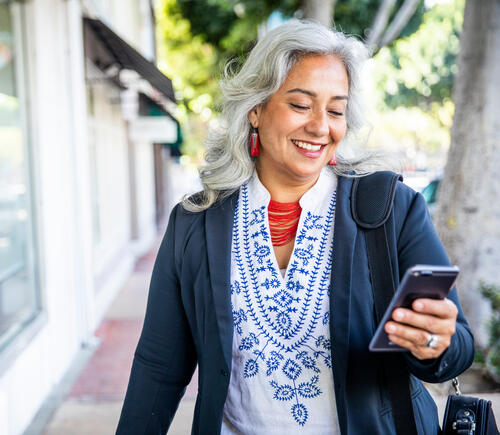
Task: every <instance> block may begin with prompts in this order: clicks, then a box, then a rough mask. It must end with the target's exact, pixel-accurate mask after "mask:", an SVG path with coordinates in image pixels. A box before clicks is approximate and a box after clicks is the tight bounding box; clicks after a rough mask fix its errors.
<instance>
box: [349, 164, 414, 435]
mask: <svg viewBox="0 0 500 435" xmlns="http://www.w3.org/2000/svg"><path fill="white" fill-rule="evenodd" d="M402 179H403V178H402V177H401V175H398V174H395V173H393V172H388V171H381V172H375V173H373V174H371V175H368V176H365V177H360V178H356V179H355V180H354V183H353V186H352V192H351V211H352V215H353V217H354V220H355V221H356V223H357V225H358V226H359V227H360V228H362V229H363V231H364V233H365V239H366V248H367V255H368V265H369V268H370V278H371V281H372V289H373V298H374V301H375V318H376V323H377V325H378V324H379V323H380V320H381V319H382V316H383V315H384V312H385V310H386V308H387V307H388V305H389V303H390V301H391V299H392V296H393V295H394V292H395V290H396V289H395V285H394V278H393V277H394V275H393V270H392V264H391V256H390V252H389V245H388V242H387V229H386V225H385V223H386V221H387V219H388V218H389V215H390V213H391V210H392V204H393V201H394V193H395V191H396V184H397V182H398V180H401V181H402ZM380 357H381V359H382V360H383V366H384V374H385V385H386V386H387V388H388V390H389V395H390V399H391V406H392V414H393V418H394V424H395V427H396V433H397V434H398V435H417V427H416V424H415V417H414V414H413V406H412V402H411V396H410V377H409V373H408V369H407V367H406V362H405V360H404V357H403V356H402V355H401V354H399V353H384V354H382V355H381V356H380Z"/></svg>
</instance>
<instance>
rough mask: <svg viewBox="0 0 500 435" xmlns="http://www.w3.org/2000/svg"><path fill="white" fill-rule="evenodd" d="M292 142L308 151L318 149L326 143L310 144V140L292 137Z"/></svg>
mask: <svg viewBox="0 0 500 435" xmlns="http://www.w3.org/2000/svg"><path fill="white" fill-rule="evenodd" d="M292 142H293V143H294V144H295V145H296V146H297V147H299V148H301V149H303V150H308V151H319V150H320V149H321V147H324V146H325V145H326V144H312V143H310V142H304V141H301V140H296V139H292Z"/></svg>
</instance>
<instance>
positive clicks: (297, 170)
mask: <svg viewBox="0 0 500 435" xmlns="http://www.w3.org/2000/svg"><path fill="white" fill-rule="evenodd" d="M324 166H325V165H323V164H320V163H319V162H318V163H314V164H304V165H300V166H296V167H294V168H290V172H291V173H293V174H295V176H296V177H297V178H312V177H319V174H320V173H321V170H322V169H323V167H324Z"/></svg>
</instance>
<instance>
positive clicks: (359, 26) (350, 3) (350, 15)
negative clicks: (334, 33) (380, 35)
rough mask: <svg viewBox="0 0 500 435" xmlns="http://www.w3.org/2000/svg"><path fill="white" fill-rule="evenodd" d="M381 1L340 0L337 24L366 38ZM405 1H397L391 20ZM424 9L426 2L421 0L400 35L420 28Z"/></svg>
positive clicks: (338, 26)
mask: <svg viewBox="0 0 500 435" xmlns="http://www.w3.org/2000/svg"><path fill="white" fill-rule="evenodd" d="M380 3H381V2H380V0H338V1H337V3H336V5H335V14H334V15H335V26H336V27H337V28H338V29H339V30H342V31H343V32H346V33H349V34H351V35H358V36H360V37H362V38H364V37H365V34H366V30H367V29H369V28H370V27H371V25H372V22H373V19H374V17H375V15H376V13H377V10H378V8H379V6H380ZM403 3H404V0H398V1H396V4H395V6H394V9H393V11H392V14H391V16H390V19H389V22H390V21H391V20H392V19H393V18H394V16H395V14H396V13H397V11H398V10H399V8H400V7H401V5H402V4H403ZM424 11H425V6H424V2H423V1H422V0H421V1H420V2H419V5H418V7H417V10H416V12H415V14H414V15H413V17H412V18H411V19H410V21H409V22H408V24H407V25H406V26H405V28H404V29H403V31H402V33H401V35H400V37H407V36H409V35H411V34H412V33H413V32H415V31H416V30H417V29H418V27H419V26H420V23H421V21H422V15H423V13H424Z"/></svg>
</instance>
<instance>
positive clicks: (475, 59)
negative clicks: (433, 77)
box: [437, 0, 500, 349]
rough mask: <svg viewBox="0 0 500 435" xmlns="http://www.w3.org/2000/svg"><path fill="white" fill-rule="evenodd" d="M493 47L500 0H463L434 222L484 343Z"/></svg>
mask: <svg viewBox="0 0 500 435" xmlns="http://www.w3.org/2000/svg"><path fill="white" fill-rule="evenodd" d="M499 47H500V2H499V1H498V0H474V1H473V0H467V2H466V6H465V14H464V25H463V30H462V34H461V36H460V52H459V56H458V74H457V78H456V80H455V83H454V90H453V99H454V102H455V114H454V118H453V126H452V130H451V146H450V150H449V154H448V161H447V164H446V168H445V175H444V178H443V180H442V183H441V186H440V191H439V195H438V210H437V227H438V231H439V233H440V235H441V237H442V239H443V242H444V244H445V246H446V248H447V250H448V253H449V255H450V257H451V260H452V262H453V263H456V264H458V265H459V266H460V269H461V273H460V278H459V280H458V288H459V292H460V298H461V301H462V305H463V307H464V311H465V313H466V316H467V319H468V321H469V323H470V325H471V328H472V331H473V333H474V335H475V338H476V343H477V345H479V347H480V348H483V349H484V348H486V347H487V345H488V332H487V328H486V323H487V321H488V320H489V318H490V312H491V311H490V307H489V304H488V302H487V301H486V300H485V299H484V298H483V297H482V295H481V292H480V289H481V287H483V286H484V285H485V284H486V285H498V284H500V267H499V266H498V265H499V262H500V224H499V222H500V201H499V200H498V198H499V197H500V182H499V171H498V168H499V167H500V122H499V114H500V81H499V80H498V79H499V77H500V49H499Z"/></svg>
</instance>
